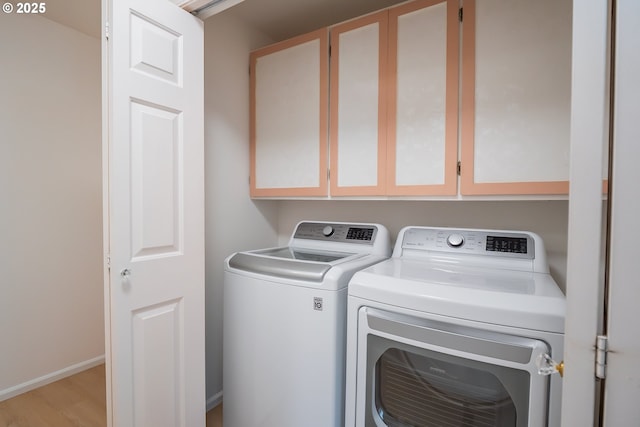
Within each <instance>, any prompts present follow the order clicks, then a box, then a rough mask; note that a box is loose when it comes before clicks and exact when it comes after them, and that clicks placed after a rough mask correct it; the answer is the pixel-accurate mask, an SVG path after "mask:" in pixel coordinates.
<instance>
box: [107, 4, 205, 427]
mask: <svg viewBox="0 0 640 427" xmlns="http://www.w3.org/2000/svg"><path fill="white" fill-rule="evenodd" d="M103 9H105V10H104V11H105V12H106V13H103V16H106V18H103V19H106V21H108V22H105V27H106V28H108V30H107V31H108V33H109V36H108V41H106V40H105V43H104V51H103V52H104V53H103V60H104V62H103V73H104V75H103V82H104V83H103V84H104V85H105V86H104V89H103V98H104V102H105V104H104V106H105V108H104V110H105V112H104V115H103V120H104V121H105V124H104V129H105V130H104V147H105V149H104V162H105V168H104V173H105V176H104V181H105V241H106V248H107V249H106V252H107V256H108V257H110V270H109V271H108V272H107V274H106V276H107V279H106V281H105V282H106V289H105V304H106V322H105V323H106V329H107V330H106V341H107V342H106V358H107V384H108V386H107V387H108V393H107V394H108V425H109V426H112V425H113V426H118V427H126V426H146V427H162V426H166V427H176V426H185V427H186V426H188V427H191V426H204V425H205V358H204V190H203V186H204V166H203V139H204V137H203V133H204V129H203V96H204V95H203V85H204V84H203V64H204V58H203V25H202V22H201V21H200V20H199V19H197V18H195V17H193V16H192V15H190V14H189V13H187V12H185V11H183V10H182V9H180V8H178V7H177V6H175V5H174V4H171V3H169V2H168V1H158V0H107V1H103Z"/></svg>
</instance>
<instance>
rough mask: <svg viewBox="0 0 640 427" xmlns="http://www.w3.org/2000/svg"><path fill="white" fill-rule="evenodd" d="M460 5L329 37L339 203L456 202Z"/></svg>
mask: <svg viewBox="0 0 640 427" xmlns="http://www.w3.org/2000/svg"><path fill="white" fill-rule="evenodd" d="M457 16H458V5H457V1H454V0H444V1H443V0H418V1H415V2H411V3H409V4H405V5H403V6H399V7H395V8H392V9H389V10H385V11H383V12H379V13H375V14H372V15H367V16H365V17H363V18H360V19H356V20H353V21H349V22H346V23H344V24H340V25H337V26H334V27H332V28H331V79H330V80H331V99H330V111H331V120H330V122H331V133H330V135H331V150H330V151H331V166H330V169H331V191H330V193H331V195H336V196H347V195H357V196H367V195H455V194H456V191H457V188H456V185H457V183H456V165H457V144H458V125H457V122H458V18H457Z"/></svg>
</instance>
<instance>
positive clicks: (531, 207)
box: [278, 200, 568, 290]
mask: <svg viewBox="0 0 640 427" xmlns="http://www.w3.org/2000/svg"><path fill="white" fill-rule="evenodd" d="M280 203H281V204H280V207H279V212H280V215H279V220H278V233H279V241H280V243H281V244H284V243H286V241H287V240H288V239H289V236H290V234H291V231H292V230H293V227H294V226H295V224H296V223H297V222H298V221H301V220H305V219H308V220H330V221H331V220H332V221H359V222H378V223H381V224H383V225H384V226H386V227H387V228H388V229H389V231H390V233H391V236H393V238H394V239H395V236H397V234H398V232H399V231H400V229H401V228H402V227H404V226H407V225H433V226H443V227H469V228H493V229H506V230H526V231H533V232H535V233H538V234H539V235H540V236H541V237H542V239H543V241H544V243H545V247H546V249H547V256H548V260H549V264H550V269H551V275H552V276H553V277H554V279H555V280H556V281H557V282H558V285H559V286H560V287H561V288H562V289H563V290H564V289H565V283H566V276H567V272H566V264H567V215H568V211H567V205H568V202H567V201H565V200H557V201H446V202H443V201H346V200H343V201H333V200H332V201H321V200H320V201H282V202H280Z"/></svg>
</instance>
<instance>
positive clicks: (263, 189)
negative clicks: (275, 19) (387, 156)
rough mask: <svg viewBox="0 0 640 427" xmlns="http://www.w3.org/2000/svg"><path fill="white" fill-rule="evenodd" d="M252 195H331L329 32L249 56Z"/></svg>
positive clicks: (323, 31) (274, 46)
mask: <svg viewBox="0 0 640 427" xmlns="http://www.w3.org/2000/svg"><path fill="white" fill-rule="evenodd" d="M250 60H251V136H250V137H251V196H252V197H280V196H323V195H326V194H327V176H326V175H327V134H328V97H329V96H328V90H329V89H328V81H327V80H328V31H327V30H326V29H322V30H318V31H315V32H313V33H309V34H306V35H302V36H299V37H296V38H293V39H290V40H287V41H284V42H282V43H278V44H275V45H272V46H268V47H266V48H263V49H260V50H257V51H254V52H252V53H251V57H250Z"/></svg>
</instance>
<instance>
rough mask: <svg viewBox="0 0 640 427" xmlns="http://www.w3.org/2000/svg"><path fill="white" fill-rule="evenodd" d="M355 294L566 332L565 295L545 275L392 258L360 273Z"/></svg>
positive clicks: (454, 314)
mask: <svg viewBox="0 0 640 427" xmlns="http://www.w3.org/2000/svg"><path fill="white" fill-rule="evenodd" d="M349 295H350V296H354V297H359V298H364V299H368V300H371V301H376V302H379V303H383V304H388V305H393V306H398V307H403V308H408V309H411V310H416V311H420V312H425V313H433V314H438V315H442V316H450V317H457V318H460V319H467V320H472V321H477V322H485V323H492V324H497V325H503V326H512V327H519V328H526V329H533V330H537V331H547V332H557V333H563V332H564V318H565V297H564V294H563V293H562V291H561V290H560V288H558V286H557V284H556V283H555V281H554V280H553V278H552V277H551V276H550V275H549V274H545V273H532V272H522V271H510V270H499V269H489V268H480V267H465V266H461V265H449V264H447V263H435V262H425V261H418V260H408V259H401V258H392V259H389V260H386V261H383V262H381V263H379V264H376V265H374V266H372V267H369V268H367V269H365V270H362V271H360V272H358V273H356V274H355V275H354V276H353V278H352V279H351V281H350V282H349Z"/></svg>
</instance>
